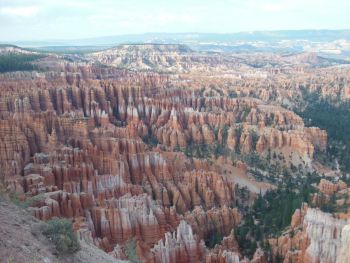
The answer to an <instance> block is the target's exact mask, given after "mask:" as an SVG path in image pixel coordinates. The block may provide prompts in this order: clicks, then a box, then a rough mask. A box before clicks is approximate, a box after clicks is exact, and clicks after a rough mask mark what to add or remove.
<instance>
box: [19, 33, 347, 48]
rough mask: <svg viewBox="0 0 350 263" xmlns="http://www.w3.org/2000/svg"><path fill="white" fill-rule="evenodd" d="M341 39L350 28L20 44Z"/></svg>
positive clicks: (22, 44) (194, 42) (131, 37)
mask: <svg viewBox="0 0 350 263" xmlns="http://www.w3.org/2000/svg"><path fill="white" fill-rule="evenodd" d="M338 39H344V40H348V41H350V29H345V30H282V31H251V32H239V33H228V34H216V33H215V34H214V33H145V34H135V35H131V34H130V35H116V36H105V37H95V38H85V39H74V40H56V41H17V42H15V44H17V45H20V46H75V45H89V46H96V45H105V46H113V45H117V44H122V43H125V44H126V43H185V44H198V43H199V42H201V43H203V42H215V43H220V42H221V43H222V42H249V41H265V42H276V41H282V40H293V41H295V40H307V41H313V42H329V41H334V40H338Z"/></svg>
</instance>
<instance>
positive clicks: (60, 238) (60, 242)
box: [42, 218, 79, 254]
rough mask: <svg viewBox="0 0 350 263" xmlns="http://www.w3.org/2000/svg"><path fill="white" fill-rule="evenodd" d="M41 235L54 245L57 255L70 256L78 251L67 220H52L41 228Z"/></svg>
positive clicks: (77, 243)
mask: <svg viewBox="0 0 350 263" xmlns="http://www.w3.org/2000/svg"><path fill="white" fill-rule="evenodd" d="M42 228H43V229H42V230H43V231H42V232H43V234H44V235H45V236H46V237H47V238H48V239H49V240H50V241H52V242H53V243H54V244H55V247H56V249H57V251H58V252H59V253H62V254H71V253H74V252H76V251H78V250H79V242H78V239H77V237H76V235H75V233H74V231H73V227H72V222H71V221H69V220H68V219H65V218H64V219H63V218H62V219H61V218H53V219H51V220H49V221H48V222H47V223H46V224H44V225H43V226H42Z"/></svg>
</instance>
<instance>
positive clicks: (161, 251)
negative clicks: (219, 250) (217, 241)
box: [151, 221, 205, 263]
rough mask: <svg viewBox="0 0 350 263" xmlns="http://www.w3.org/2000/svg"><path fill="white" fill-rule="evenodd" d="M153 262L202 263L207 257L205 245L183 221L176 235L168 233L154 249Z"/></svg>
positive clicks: (152, 251) (152, 250)
mask: <svg viewBox="0 0 350 263" xmlns="http://www.w3.org/2000/svg"><path fill="white" fill-rule="evenodd" d="M151 253H152V254H153V255H154V259H153V262H164V263H177V262H183V263H185V262H201V261H202V260H203V258H204V256H205V245H204V242H203V241H201V240H200V239H199V238H198V237H197V236H196V235H195V234H194V233H193V231H192V228H191V226H190V225H188V224H187V223H186V222H185V221H181V222H180V224H179V226H178V228H177V229H176V231H175V232H174V233H166V234H165V238H164V240H161V241H159V243H158V244H156V245H155V246H154V247H153V248H152V249H151Z"/></svg>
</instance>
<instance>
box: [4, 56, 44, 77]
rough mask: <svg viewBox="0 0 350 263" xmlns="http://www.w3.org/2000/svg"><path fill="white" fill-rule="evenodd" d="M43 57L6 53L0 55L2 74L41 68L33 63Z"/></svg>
mask: <svg viewBox="0 0 350 263" xmlns="http://www.w3.org/2000/svg"><path fill="white" fill-rule="evenodd" d="M42 57H43V55H37V54H21V53H6V54H0V73H4V72H11V71H31V70H39V68H38V67H37V66H36V65H34V64H32V63H31V62H33V61H35V60H37V59H40V58H42Z"/></svg>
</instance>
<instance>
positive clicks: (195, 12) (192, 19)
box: [0, 0, 350, 42]
mask: <svg viewBox="0 0 350 263" xmlns="http://www.w3.org/2000/svg"><path fill="white" fill-rule="evenodd" d="M349 10H350V0H171V1H170V0H0V42H1V41H11V40H12V41H13V40H45V39H76V38H85V37H95V36H109V35H119V34H135V33H146V32H215V33H229V32H239V31H252V30H279V29H349V28H350V13H349Z"/></svg>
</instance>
